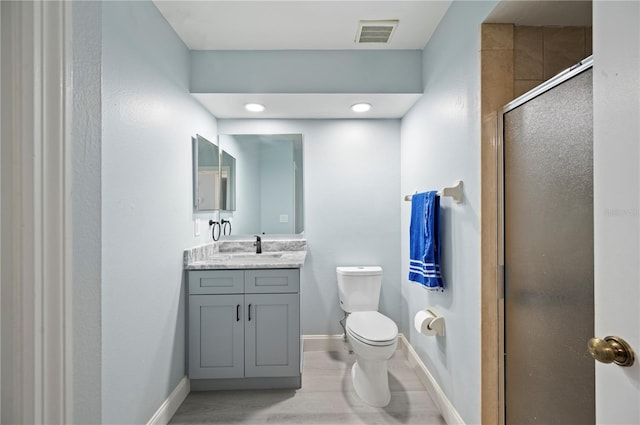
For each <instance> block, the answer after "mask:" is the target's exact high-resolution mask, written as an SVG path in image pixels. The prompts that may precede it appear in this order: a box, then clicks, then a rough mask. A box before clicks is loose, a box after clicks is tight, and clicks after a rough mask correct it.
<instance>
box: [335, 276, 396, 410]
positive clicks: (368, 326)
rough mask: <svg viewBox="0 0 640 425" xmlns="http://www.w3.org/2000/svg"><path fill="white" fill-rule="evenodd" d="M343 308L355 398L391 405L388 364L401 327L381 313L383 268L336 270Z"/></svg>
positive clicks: (374, 403) (379, 405)
mask: <svg viewBox="0 0 640 425" xmlns="http://www.w3.org/2000/svg"><path fill="white" fill-rule="evenodd" d="M336 273H337V275H338V295H339V298H340V307H341V308H342V309H343V310H344V311H345V312H347V313H349V316H348V317H347V321H346V324H345V334H346V336H347V338H348V340H349V342H350V343H351V347H352V348H353V352H354V353H355V355H356V362H355V364H354V365H353V368H352V370H351V376H352V379H353V386H354V388H355V390H356V394H358V396H359V397H360V398H361V399H362V400H363V401H364V402H365V403H367V404H370V405H372V406H375V407H384V406H386V405H387V404H389V401H391V392H390V391H389V377H388V374H387V360H389V358H391V356H392V355H393V353H394V352H395V351H396V347H397V346H398V327H397V326H396V324H395V322H394V321H393V320H391V319H389V318H388V317H386V316H385V315H383V314H381V313H379V312H378V302H379V300H380V287H381V284H382V268H381V267H378V266H373V267H337V268H336Z"/></svg>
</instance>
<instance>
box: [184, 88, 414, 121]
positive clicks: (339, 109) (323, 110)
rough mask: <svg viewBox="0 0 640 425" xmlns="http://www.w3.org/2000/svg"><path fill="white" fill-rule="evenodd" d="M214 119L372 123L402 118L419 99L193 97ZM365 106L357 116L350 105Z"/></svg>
mask: <svg viewBox="0 0 640 425" xmlns="http://www.w3.org/2000/svg"><path fill="white" fill-rule="evenodd" d="M193 96H194V97H195V98H196V99H198V100H199V101H200V103H202V104H203V105H204V106H205V107H206V108H207V109H208V110H209V111H210V112H211V113H212V114H213V115H214V116H215V117H217V118H223V119H224V118H251V119H256V118H270V119H272V118H273V119H275V118H283V119H287V118H288V119H343V118H344V119H347V118H348V119H357V118H362V119H372V118H401V117H403V116H404V115H405V114H406V113H407V111H408V110H409V109H410V108H411V106H413V104H414V103H415V102H416V101H417V100H418V99H419V98H420V94H419V93H401V94H379V93H375V94H342V93H340V94H335V93H331V94H321V93H314V94H306V93H305V94H303V93H287V94H279V93H269V94H247V93H193ZM252 102H256V103H260V104H262V105H265V106H266V108H267V109H266V110H265V111H263V112H258V113H256V112H253V113H252V112H248V111H247V110H245V109H244V105H245V104H246V103H252ZM359 102H367V103H370V104H371V105H372V108H371V109H370V110H369V111H368V112H364V113H357V112H353V111H352V110H351V105H353V104H355V103H359Z"/></svg>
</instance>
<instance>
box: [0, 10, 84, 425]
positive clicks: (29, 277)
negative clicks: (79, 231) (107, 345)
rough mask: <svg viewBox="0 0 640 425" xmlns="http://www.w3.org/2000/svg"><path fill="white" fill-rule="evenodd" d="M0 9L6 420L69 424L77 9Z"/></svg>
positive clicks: (3, 338)
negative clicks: (1, 24)
mask: <svg viewBox="0 0 640 425" xmlns="http://www.w3.org/2000/svg"><path fill="white" fill-rule="evenodd" d="M2 6H3V7H4V10H3V13H2V15H3V16H2V18H3V20H4V22H5V23H8V24H7V25H6V27H4V28H3V29H2V31H3V38H2V46H3V48H2V49H0V57H1V59H0V60H1V62H2V68H3V71H5V72H3V74H2V75H1V78H2V86H3V87H4V88H5V90H6V92H5V93H3V101H2V119H1V121H2V133H1V136H0V137H1V138H2V150H3V156H2V158H0V160H2V166H3V167H2V168H3V170H2V174H3V181H2V184H3V186H4V187H5V188H7V189H9V190H3V191H2V195H1V200H2V213H1V214H2V216H1V223H2V226H1V231H2V239H3V245H4V248H5V249H3V250H2V252H1V253H0V254H1V266H0V267H1V269H2V275H3V279H2V282H1V288H0V289H1V291H0V292H1V293H2V294H3V295H4V296H6V297H7V298H9V299H2V300H1V301H2V303H3V304H5V305H6V304H9V305H10V306H11V310H10V311H8V312H6V311H5V312H4V313H3V314H2V317H1V320H2V330H3V331H4V332H3V334H2V341H3V346H2V349H3V353H2V354H3V356H2V367H3V369H4V370H7V368H10V369H9V370H12V375H11V376H6V375H3V376H2V381H1V386H2V390H3V393H5V391H6V393H5V394H8V395H6V397H5V395H3V399H4V401H5V404H3V406H2V419H3V422H4V421H5V420H6V421H8V422H10V423H72V422H74V420H73V378H74V374H73V370H74V369H73V359H72V349H73V341H72V334H73V326H72V315H71V313H72V289H73V288H72V283H73V282H72V267H73V264H72V205H71V169H72V166H71V111H72V104H73V90H72V75H71V74H72V72H71V69H72V67H71V64H72V63H73V60H72V53H73V52H72V40H71V33H72V32H71V29H72V4H71V2H64V1H56V2H49V1H45V0H38V1H33V2H13V3H5V4H3V5H2ZM5 179H6V180H5ZM5 238H6V239H5ZM7 346H8V348H7Z"/></svg>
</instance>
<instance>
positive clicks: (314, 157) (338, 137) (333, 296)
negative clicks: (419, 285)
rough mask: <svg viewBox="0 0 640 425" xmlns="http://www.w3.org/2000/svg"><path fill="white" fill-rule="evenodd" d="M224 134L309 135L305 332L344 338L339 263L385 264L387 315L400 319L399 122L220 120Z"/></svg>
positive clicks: (306, 150) (306, 137)
mask: <svg viewBox="0 0 640 425" xmlns="http://www.w3.org/2000/svg"><path fill="white" fill-rule="evenodd" d="M218 127H219V130H220V133H223V134H252V133H253V134H291V133H301V134H302V135H303V155H304V223H305V228H304V233H305V236H306V238H307V243H308V250H309V251H308V255H307V259H306V262H305V265H304V267H303V268H302V269H301V284H300V290H301V294H302V295H301V296H302V306H301V309H300V311H301V315H302V333H303V334H306V335H318V334H339V333H342V328H341V327H340V325H339V324H338V320H340V319H342V317H343V312H342V310H341V309H340V306H339V305H338V288H337V283H336V271H335V268H336V266H353V265H380V266H382V268H383V270H384V277H383V282H382V293H381V297H380V311H381V312H382V313H384V314H386V315H388V316H389V317H391V318H392V319H393V320H395V321H396V322H398V323H399V322H400V320H401V314H400V281H399V280H398V276H399V275H400V201H399V199H400V122H399V121H398V120H218Z"/></svg>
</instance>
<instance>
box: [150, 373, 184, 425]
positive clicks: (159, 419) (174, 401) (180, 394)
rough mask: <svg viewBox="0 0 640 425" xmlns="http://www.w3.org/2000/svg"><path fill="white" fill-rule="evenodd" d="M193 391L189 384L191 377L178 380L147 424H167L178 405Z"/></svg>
mask: <svg viewBox="0 0 640 425" xmlns="http://www.w3.org/2000/svg"><path fill="white" fill-rule="evenodd" d="M190 391H191V385H190V384H189V378H187V377H186V376H185V377H184V378H182V379H181V380H180V382H178V385H176V387H175V388H174V389H173V391H172V392H171V394H169V397H167V399H166V400H165V401H164V403H162V405H161V406H160V408H158V410H157V411H156V413H155V414H154V415H153V416H152V417H151V419H149V422H147V425H167V424H168V423H169V421H170V420H171V418H172V417H173V415H174V414H175V413H176V410H178V407H180V405H181V404H182V402H183V401H184V399H185V398H187V396H188V395H189V392H190Z"/></svg>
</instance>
